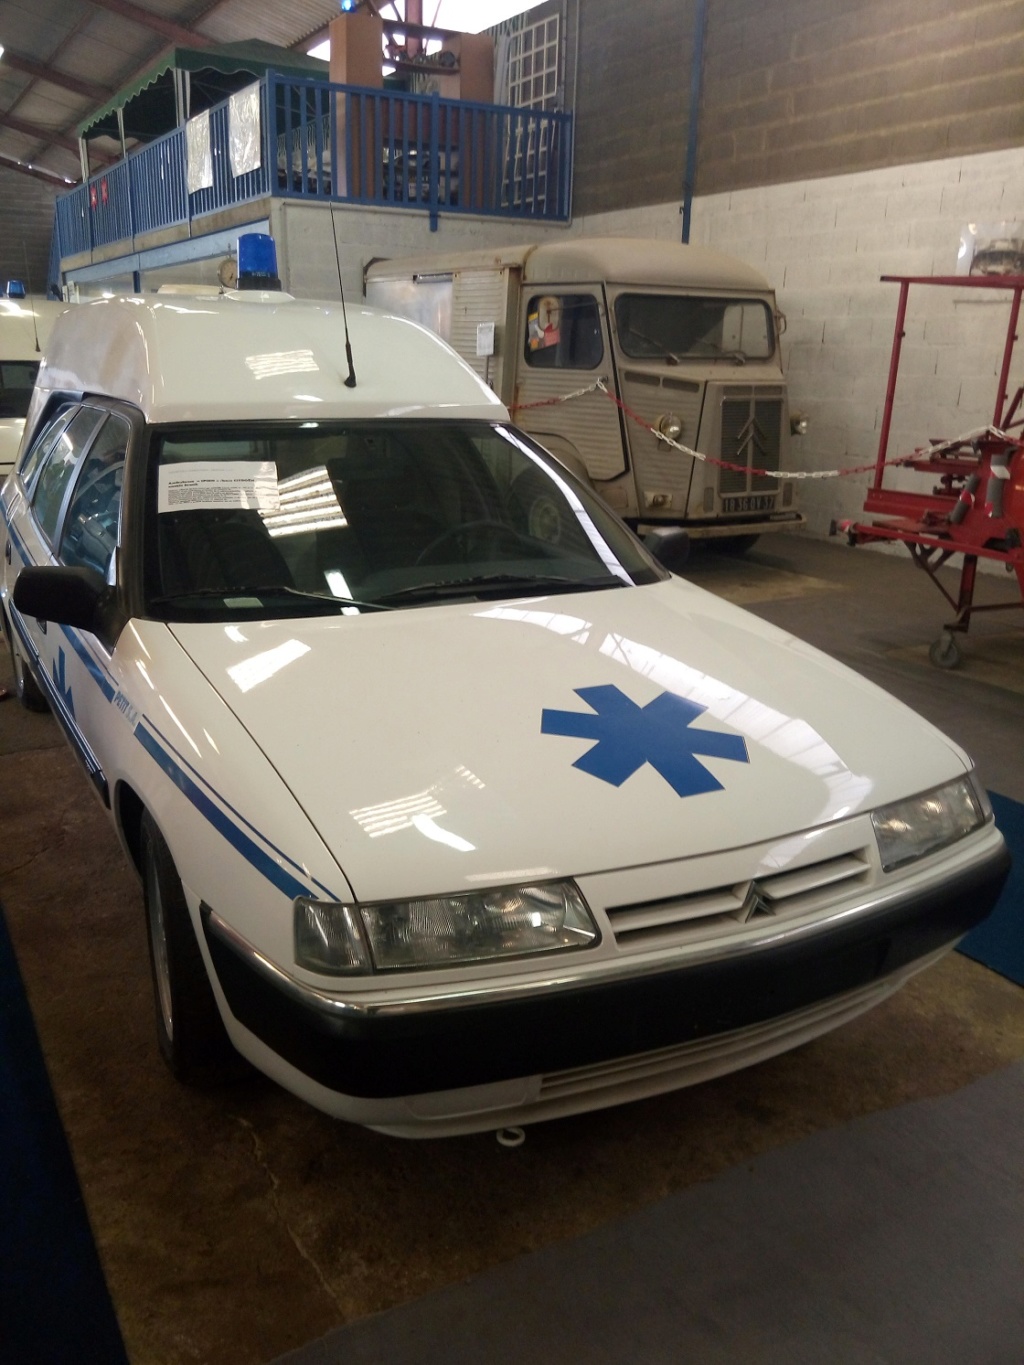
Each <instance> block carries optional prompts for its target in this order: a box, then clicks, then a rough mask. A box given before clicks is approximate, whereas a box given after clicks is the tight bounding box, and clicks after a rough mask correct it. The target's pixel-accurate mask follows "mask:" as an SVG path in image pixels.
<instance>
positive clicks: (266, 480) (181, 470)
mask: <svg viewBox="0 0 1024 1365" xmlns="http://www.w3.org/2000/svg"><path fill="white" fill-rule="evenodd" d="M280 506H281V497H280V493H279V492H278V487H277V465H276V464H275V463H274V461H273V460H217V461H214V460H211V461H209V462H204V461H199V460H197V461H194V462H192V463H189V464H168V465H161V467H160V490H159V511H161V512H187V511H199V510H201V509H207V510H210V509H212V510H227V509H230V508H234V507H242V508H255V509H257V510H258V511H261V512H276V511H277V510H278V509H279V508H280Z"/></svg>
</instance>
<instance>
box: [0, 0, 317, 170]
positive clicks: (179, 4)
mask: <svg viewBox="0 0 1024 1365" xmlns="http://www.w3.org/2000/svg"><path fill="white" fill-rule="evenodd" d="M338 12H339V5H338V0H285V2H284V3H281V4H278V5H268V4H267V3H266V0H202V2H201V3H196V2H195V0H192V3H185V2H184V0H144V3H139V2H137V0H3V3H2V4H0V43H2V44H3V46H4V49H5V50H4V54H3V57H2V58H0V167H7V168H9V169H16V170H22V171H30V172H33V173H35V174H36V175H37V176H38V177H40V178H43V179H46V180H48V181H50V182H51V183H52V184H54V185H58V184H59V183H60V181H61V180H68V181H77V180H79V179H80V175H81V171H80V162H79V155H78V150H77V139H76V134H75V129H76V127H77V126H78V125H79V124H81V123H83V122H84V121H85V120H86V119H87V118H88V116H89V115H90V114H91V113H92V112H93V111H94V110H96V109H98V108H100V107H101V106H102V105H103V104H105V103H106V102H107V101H108V100H109V99H110V98H111V97H112V96H113V95H115V94H116V93H117V91H118V90H120V89H121V87H122V86H125V85H127V84H129V83H130V82H131V81H132V79H133V78H134V77H136V76H138V75H139V74H140V73H141V72H142V71H144V70H145V69H146V68H147V67H148V66H150V65H151V64H152V63H153V62H154V61H156V60H157V59H158V58H159V57H160V56H161V55H162V54H163V53H164V52H166V51H168V50H169V49H170V48H172V47H174V46H175V45H179V46H181V45H184V44H186V43H189V42H192V43H194V44H195V45H196V46H204V45H206V44H208V43H224V42H236V41H239V40H242V39H247V38H260V39H262V40H263V41H265V42H270V43H276V44H278V45H279V46H281V47H294V48H295V49H296V50H298V51H305V49H306V47H307V46H308V45H309V40H310V39H311V38H314V37H316V36H318V35H319V34H320V33H321V32H322V30H323V29H324V28H325V27H326V25H327V24H328V23H329V22H330V21H331V20H332V19H334V18H335V17H336V16H337V14H338Z"/></svg>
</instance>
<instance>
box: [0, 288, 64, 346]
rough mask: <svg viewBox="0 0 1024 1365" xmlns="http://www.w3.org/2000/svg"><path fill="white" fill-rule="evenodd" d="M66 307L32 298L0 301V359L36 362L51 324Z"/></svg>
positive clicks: (51, 301)
mask: <svg viewBox="0 0 1024 1365" xmlns="http://www.w3.org/2000/svg"><path fill="white" fill-rule="evenodd" d="M67 307H68V305H67V304H66V303H61V302H60V301H58V300H55V299H42V298H35V297H33V296H26V297H25V298H20V299H19V298H13V299H12V298H0V360H38V359H39V358H40V353H41V351H42V348H43V347H44V346H45V344H46V341H47V339H48V337H49V335H50V330H51V328H52V327H53V324H54V321H55V320H56V319H57V318H58V317H59V316H60V315H61V313H63V312H64V310H65V309H66V308H67Z"/></svg>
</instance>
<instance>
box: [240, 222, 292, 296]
mask: <svg viewBox="0 0 1024 1365" xmlns="http://www.w3.org/2000/svg"><path fill="white" fill-rule="evenodd" d="M237 251H238V285H237V287H238V288H239V289H275V290H279V289H280V288H281V281H280V279H279V278H278V275H277V247H276V246H275V245H274V239H273V237H270V236H268V234H267V233H265V232H246V233H243V234H242V236H241V237H239V239H238V244H237Z"/></svg>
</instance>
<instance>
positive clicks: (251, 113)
mask: <svg viewBox="0 0 1024 1365" xmlns="http://www.w3.org/2000/svg"><path fill="white" fill-rule="evenodd" d="M262 144H263V139H262V137H261V136H260V83H259V81H255V82H254V83H253V84H252V85H247V86H246V87H245V89H244V90H239V91H238V92H237V93H236V94H234V95H232V96H231V99H230V100H229V101H228V148H229V153H230V157H231V174H232V175H235V176H238V175H247V174H248V172H249V171H258V170H259V168H260V164H261V147H262Z"/></svg>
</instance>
